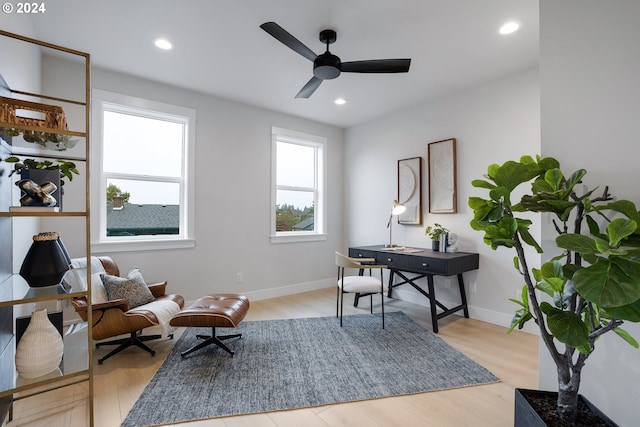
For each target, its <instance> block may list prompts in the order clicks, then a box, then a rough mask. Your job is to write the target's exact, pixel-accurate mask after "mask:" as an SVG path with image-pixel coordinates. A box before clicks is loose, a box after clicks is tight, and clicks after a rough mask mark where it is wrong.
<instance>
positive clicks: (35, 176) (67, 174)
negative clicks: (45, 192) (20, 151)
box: [2, 156, 79, 207]
mask: <svg viewBox="0 0 640 427" xmlns="http://www.w3.org/2000/svg"><path fill="white" fill-rule="evenodd" d="M2 161H4V162H6V163H10V164H13V169H12V170H11V172H9V176H12V175H13V174H16V173H18V174H20V178H21V179H22V180H31V181H33V182H35V183H36V184H38V185H43V184H44V183H46V182H51V183H53V184H54V185H55V186H56V188H57V189H56V190H55V191H52V193H51V194H52V195H53V197H54V198H56V199H57V206H59V207H61V206H62V194H63V190H62V187H61V186H62V185H64V183H65V181H64V179H65V178H67V179H68V180H69V181H72V180H73V175H74V174H76V175H78V174H79V171H78V169H77V167H76V164H75V163H73V162H71V161H69V160H64V159H53V160H46V159H45V160H36V159H22V160H21V159H20V158H19V157H16V156H9V157H6V158H4V159H2ZM21 189H22V187H21Z"/></svg>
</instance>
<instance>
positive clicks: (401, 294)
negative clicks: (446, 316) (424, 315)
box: [393, 289, 540, 335]
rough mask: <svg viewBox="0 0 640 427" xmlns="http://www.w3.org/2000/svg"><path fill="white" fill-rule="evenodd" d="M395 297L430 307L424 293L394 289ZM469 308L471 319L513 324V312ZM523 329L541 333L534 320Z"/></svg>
mask: <svg viewBox="0 0 640 427" xmlns="http://www.w3.org/2000/svg"><path fill="white" fill-rule="evenodd" d="M393 297H394V298H398V299H400V300H402V301H407V302H410V303H413V304H418V305H421V306H424V307H426V308H427V309H429V308H430V306H429V300H428V299H427V298H426V297H424V296H423V295H420V294H417V293H415V292H409V291H405V290H402V289H394V290H393ZM439 301H440V302H441V303H442V304H444V305H445V306H447V307H454V306H456V305H458V304H460V301H458V302H455V301H454V302H452V301H446V300H440V299H439ZM468 308H469V317H470V318H471V319H476V320H480V321H482V322H487V323H491V324H493V325H498V326H503V327H505V328H508V327H509V326H511V319H512V318H513V314H511V313H501V312H498V311H493V310H487V309H486V308H482V307H475V306H473V305H468ZM429 315H430V314H429ZM453 316H463V313H462V311H460V312H459V313H455V314H453ZM522 331H524V332H528V333H531V334H534V335H540V331H539V330H538V327H537V325H536V324H535V323H533V322H532V321H531V322H529V323H527V324H526V325H525V327H524V328H523V329H522Z"/></svg>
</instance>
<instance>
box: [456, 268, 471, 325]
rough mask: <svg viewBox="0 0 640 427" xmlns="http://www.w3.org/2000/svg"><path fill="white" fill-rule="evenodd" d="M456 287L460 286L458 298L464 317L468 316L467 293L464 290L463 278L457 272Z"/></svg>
mask: <svg viewBox="0 0 640 427" xmlns="http://www.w3.org/2000/svg"><path fill="white" fill-rule="evenodd" d="M458 287H459V288H460V300H461V302H462V305H463V306H464V308H463V311H464V317H466V318H467V319H468V318H469V307H467V293H466V292H465V290H464V280H463V279H462V274H458Z"/></svg>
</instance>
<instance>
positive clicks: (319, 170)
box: [271, 126, 327, 243]
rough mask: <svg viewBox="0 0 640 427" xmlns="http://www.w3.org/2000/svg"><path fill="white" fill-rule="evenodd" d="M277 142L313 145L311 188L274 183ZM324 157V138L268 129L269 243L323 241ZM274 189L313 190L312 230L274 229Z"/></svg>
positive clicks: (324, 201) (325, 226) (324, 226)
mask: <svg viewBox="0 0 640 427" xmlns="http://www.w3.org/2000/svg"><path fill="white" fill-rule="evenodd" d="M278 141H282V142H287V143H290V144H298V145H304V146H307V147H314V148H315V154H316V155H315V165H314V167H315V174H314V175H315V188H313V189H311V188H302V187H289V186H278V184H277V167H278V165H277V158H278V156H277V147H278ZM326 159H327V138H325V137H322V136H317V135H311V134H308V133H304V132H298V131H295V130H290V129H284V128H280V127H276V126H273V127H272V128H271V243H285V242H307V241H317V240H327V234H326V229H327V225H326V218H327V215H326V212H327V197H326V188H327V185H326V177H327V173H326V168H327V161H326ZM278 189H281V190H294V191H295V190H304V191H313V192H314V212H313V215H314V231H276V201H277V197H276V195H277V190H278Z"/></svg>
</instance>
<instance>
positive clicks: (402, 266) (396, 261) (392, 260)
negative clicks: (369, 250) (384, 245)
mask: <svg viewBox="0 0 640 427" xmlns="http://www.w3.org/2000/svg"><path fill="white" fill-rule="evenodd" d="M377 260H378V262H379V263H380V264H384V265H386V266H387V268H390V269H393V270H403V271H406V270H407V267H408V266H409V263H408V260H407V256H406V255H398V254H394V253H390V254H385V253H378V256H377Z"/></svg>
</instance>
